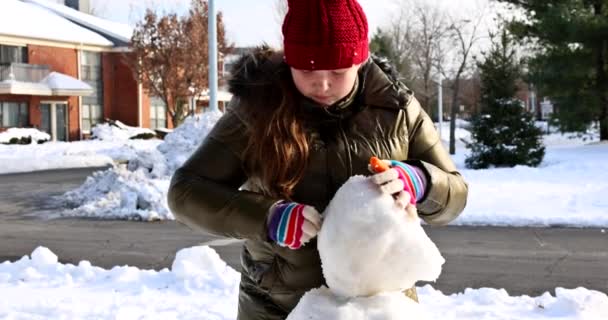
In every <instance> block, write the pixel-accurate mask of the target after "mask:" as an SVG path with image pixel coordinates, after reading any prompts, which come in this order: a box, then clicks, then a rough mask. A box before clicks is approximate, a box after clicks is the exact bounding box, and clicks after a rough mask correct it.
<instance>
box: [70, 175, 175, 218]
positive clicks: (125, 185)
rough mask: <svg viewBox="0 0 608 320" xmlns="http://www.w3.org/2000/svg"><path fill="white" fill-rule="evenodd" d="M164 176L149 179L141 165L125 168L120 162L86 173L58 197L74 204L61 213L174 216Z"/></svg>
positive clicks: (134, 216)
mask: <svg viewBox="0 0 608 320" xmlns="http://www.w3.org/2000/svg"><path fill="white" fill-rule="evenodd" d="M168 188H169V180H167V179H150V178H149V173H148V172H146V171H145V170H144V169H138V170H135V171H129V170H127V168H126V166H124V165H119V166H117V167H114V168H112V169H108V170H106V171H101V172H96V173H94V174H93V176H91V177H88V178H87V180H86V181H85V183H84V184H83V185H81V186H80V187H79V188H77V189H75V190H72V191H69V192H67V193H65V194H64V195H63V196H62V197H61V198H62V200H63V201H64V202H65V203H66V205H67V206H69V207H71V208H73V209H71V210H68V211H64V212H63V213H62V215H63V216H85V217H97V218H104V219H134V220H145V221H155V220H167V219H170V220H173V219H174V217H173V214H172V213H171V212H170V211H169V210H168V206H167V200H166V196H165V195H166V190H167V189H168Z"/></svg>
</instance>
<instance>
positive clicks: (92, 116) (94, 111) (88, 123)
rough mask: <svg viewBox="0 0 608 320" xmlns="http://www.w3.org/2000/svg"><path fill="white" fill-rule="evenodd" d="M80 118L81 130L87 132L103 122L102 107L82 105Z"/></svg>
mask: <svg viewBox="0 0 608 320" xmlns="http://www.w3.org/2000/svg"><path fill="white" fill-rule="evenodd" d="M80 117H81V118H82V130H83V131H87V132H89V131H91V128H92V127H94V126H95V125H96V124H98V123H101V122H103V107H102V106H100V105H94V104H83V105H82V112H81V113H80Z"/></svg>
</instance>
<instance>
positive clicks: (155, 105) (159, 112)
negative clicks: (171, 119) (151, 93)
mask: <svg viewBox="0 0 608 320" xmlns="http://www.w3.org/2000/svg"><path fill="white" fill-rule="evenodd" d="M166 127H167V107H166V106H165V103H164V102H163V100H162V99H160V98H158V97H153V98H151V99H150V129H160V128H166Z"/></svg>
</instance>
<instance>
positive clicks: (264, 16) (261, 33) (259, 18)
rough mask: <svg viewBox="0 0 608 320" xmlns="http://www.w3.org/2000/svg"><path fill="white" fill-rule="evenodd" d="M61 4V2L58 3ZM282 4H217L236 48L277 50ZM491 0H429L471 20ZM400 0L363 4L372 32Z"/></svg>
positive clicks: (128, 9)
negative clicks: (269, 47)
mask: <svg viewBox="0 0 608 320" xmlns="http://www.w3.org/2000/svg"><path fill="white" fill-rule="evenodd" d="M57 1H59V0H57ZM277 1H280V0H255V1H252V0H216V5H217V8H218V10H219V11H221V12H222V13H223V15H224V19H225V24H226V28H227V29H228V38H229V41H231V42H233V43H235V44H236V46H251V45H257V44H261V43H262V42H267V43H268V44H270V45H272V46H275V47H278V46H279V44H280V39H281V38H280V22H279V20H280V19H279V18H278V16H277V9H276V3H277ZM488 1H489V0H459V1H453V0H429V2H434V3H436V4H437V5H439V6H442V7H445V8H447V9H449V10H450V12H453V13H454V14H456V15H460V16H462V17H464V18H467V17H468V18H471V15H472V14H474V13H476V12H479V11H480V8H484V7H486V6H487V5H488ZM400 2H402V1H401V0H360V3H361V6H362V7H363V9H364V10H365V12H366V14H367V17H368V21H369V29H370V32H373V31H374V30H376V29H377V28H378V27H381V26H383V25H385V24H386V23H387V22H388V21H390V20H391V19H392V13H393V12H395V11H396V10H395V8H398V7H399V3H400ZM91 3H92V6H93V7H94V8H96V9H97V10H98V11H99V13H100V14H101V15H102V16H104V17H106V18H108V19H111V20H115V21H120V22H124V23H129V24H134V23H135V22H137V21H138V20H139V19H141V17H143V12H145V8H146V7H153V8H157V9H159V10H160V11H161V12H162V11H175V12H186V11H187V8H188V6H189V3H190V0H91Z"/></svg>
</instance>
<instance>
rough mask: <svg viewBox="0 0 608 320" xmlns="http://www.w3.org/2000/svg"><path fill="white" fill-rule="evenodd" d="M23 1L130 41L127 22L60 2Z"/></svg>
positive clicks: (129, 28)
mask: <svg viewBox="0 0 608 320" xmlns="http://www.w3.org/2000/svg"><path fill="white" fill-rule="evenodd" d="M24 1H25V2H29V3H33V4H36V5H39V6H41V7H44V8H46V9H48V10H50V11H52V12H54V13H56V14H58V15H60V16H62V17H64V18H66V19H69V20H71V21H74V22H76V23H78V24H80V25H83V26H85V27H87V28H91V29H93V30H95V31H98V32H102V33H104V34H107V35H108V36H110V37H113V38H116V39H118V40H121V41H123V42H129V41H131V36H132V35H133V28H132V27H131V26H129V25H128V24H124V23H120V22H115V21H110V20H106V19H102V18H100V17H96V16H93V15H90V14H86V13H84V12H80V11H78V10H74V9H72V8H70V7H67V6H64V5H62V4H59V3H53V2H51V1H47V0H24Z"/></svg>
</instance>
